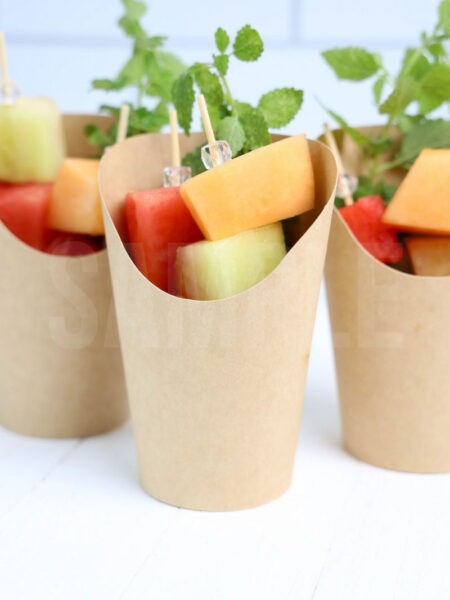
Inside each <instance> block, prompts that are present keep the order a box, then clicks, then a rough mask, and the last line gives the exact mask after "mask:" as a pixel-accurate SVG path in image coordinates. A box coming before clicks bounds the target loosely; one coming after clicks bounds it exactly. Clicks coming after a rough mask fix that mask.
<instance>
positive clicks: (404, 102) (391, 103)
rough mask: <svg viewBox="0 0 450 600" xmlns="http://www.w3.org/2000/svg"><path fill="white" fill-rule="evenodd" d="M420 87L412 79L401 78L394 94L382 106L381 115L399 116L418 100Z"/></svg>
mask: <svg viewBox="0 0 450 600" xmlns="http://www.w3.org/2000/svg"><path fill="white" fill-rule="evenodd" d="M418 93H419V85H418V84H417V83H416V81H414V79H413V78H412V77H403V78H400V79H399V80H398V82H397V85H396V87H395V88H394V90H393V91H392V93H391V94H390V95H389V96H388V97H387V98H386V100H385V101H384V102H383V104H382V105H381V106H380V113H381V114H388V115H398V114H400V113H402V112H403V111H404V110H405V108H406V107H407V106H409V104H411V102H412V101H413V100H415V99H416V98H417V95H418Z"/></svg>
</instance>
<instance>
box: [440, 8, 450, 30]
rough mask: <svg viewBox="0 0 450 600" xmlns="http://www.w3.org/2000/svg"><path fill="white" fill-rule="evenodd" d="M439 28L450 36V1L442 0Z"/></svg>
mask: <svg viewBox="0 0 450 600" xmlns="http://www.w3.org/2000/svg"><path fill="white" fill-rule="evenodd" d="M439 27H440V28H441V29H442V31H444V33H446V34H447V35H450V0H442V2H441V3H440V4H439Z"/></svg>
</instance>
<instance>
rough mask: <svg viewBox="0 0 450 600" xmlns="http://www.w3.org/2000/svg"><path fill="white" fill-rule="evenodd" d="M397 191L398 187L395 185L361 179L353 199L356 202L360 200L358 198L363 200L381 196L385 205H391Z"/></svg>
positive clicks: (365, 178) (366, 178)
mask: <svg viewBox="0 0 450 600" xmlns="http://www.w3.org/2000/svg"><path fill="white" fill-rule="evenodd" d="M396 191H397V187H396V186H395V185H390V184H389V183H386V182H385V181H377V182H374V181H373V180H371V179H369V178H368V177H359V178H358V187H357V188H356V190H355V193H354V195H353V197H354V199H355V200H358V198H362V197H363V196H381V197H382V198H383V200H384V203H385V204H389V202H390V201H391V200H392V198H393V196H394V194H395V192H396Z"/></svg>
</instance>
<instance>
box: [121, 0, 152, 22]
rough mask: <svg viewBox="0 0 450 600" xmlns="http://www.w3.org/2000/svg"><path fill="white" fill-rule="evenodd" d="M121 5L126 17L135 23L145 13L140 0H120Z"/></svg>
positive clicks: (144, 7) (143, 4) (145, 8)
mask: <svg viewBox="0 0 450 600" xmlns="http://www.w3.org/2000/svg"><path fill="white" fill-rule="evenodd" d="M122 4H123V6H124V8H125V14H126V16H127V17H129V18H130V19H134V20H135V21H138V20H139V19H140V18H141V17H143V16H144V15H145V13H146V12H147V6H146V4H145V2H141V1H140V0H122Z"/></svg>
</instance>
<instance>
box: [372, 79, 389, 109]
mask: <svg viewBox="0 0 450 600" xmlns="http://www.w3.org/2000/svg"><path fill="white" fill-rule="evenodd" d="M386 80H387V75H386V73H383V74H382V75H380V77H378V79H377V80H376V81H375V83H374V84H373V88H372V89H373V97H374V100H375V104H376V105H377V106H378V105H379V104H380V102H381V96H382V94H383V90H384V86H385V85H386Z"/></svg>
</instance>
